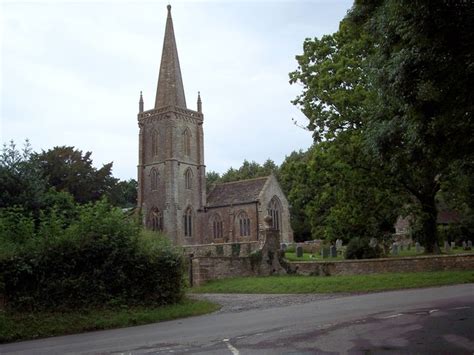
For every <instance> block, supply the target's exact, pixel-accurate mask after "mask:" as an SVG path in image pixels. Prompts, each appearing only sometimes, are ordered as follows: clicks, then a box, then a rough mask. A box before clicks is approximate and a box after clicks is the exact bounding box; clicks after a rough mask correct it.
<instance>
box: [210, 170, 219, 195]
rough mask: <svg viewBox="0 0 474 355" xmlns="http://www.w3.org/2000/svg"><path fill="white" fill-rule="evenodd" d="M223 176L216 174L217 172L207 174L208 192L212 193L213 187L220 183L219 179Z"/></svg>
mask: <svg viewBox="0 0 474 355" xmlns="http://www.w3.org/2000/svg"><path fill="white" fill-rule="evenodd" d="M220 178H221V176H220V175H219V173H216V172H215V171H208V172H207V173H206V189H207V191H210V190H211V188H212V186H213V185H214V184H216V183H217V182H219V179H220Z"/></svg>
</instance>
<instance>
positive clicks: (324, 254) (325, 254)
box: [321, 248, 329, 259]
mask: <svg viewBox="0 0 474 355" xmlns="http://www.w3.org/2000/svg"><path fill="white" fill-rule="evenodd" d="M321 256H322V257H323V259H326V258H328V257H329V248H322V249H321Z"/></svg>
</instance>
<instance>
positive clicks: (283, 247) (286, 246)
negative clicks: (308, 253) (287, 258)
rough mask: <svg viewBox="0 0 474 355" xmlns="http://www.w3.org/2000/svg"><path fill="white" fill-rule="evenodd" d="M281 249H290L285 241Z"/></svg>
mask: <svg viewBox="0 0 474 355" xmlns="http://www.w3.org/2000/svg"><path fill="white" fill-rule="evenodd" d="M280 247H281V250H283V251H286V249H288V245H286V244H285V243H281V246H280Z"/></svg>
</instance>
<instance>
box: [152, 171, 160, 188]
mask: <svg viewBox="0 0 474 355" xmlns="http://www.w3.org/2000/svg"><path fill="white" fill-rule="evenodd" d="M159 175H160V174H159V173H158V171H157V170H156V169H155V168H152V169H151V171H150V185H151V189H152V190H157V189H158V178H159Z"/></svg>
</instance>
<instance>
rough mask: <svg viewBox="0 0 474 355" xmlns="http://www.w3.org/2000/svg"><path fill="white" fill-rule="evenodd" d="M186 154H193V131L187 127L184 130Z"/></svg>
mask: <svg viewBox="0 0 474 355" xmlns="http://www.w3.org/2000/svg"><path fill="white" fill-rule="evenodd" d="M183 146H184V155H186V156H189V155H191V132H190V131H189V129H188V128H186V129H185V130H184V132H183Z"/></svg>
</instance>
